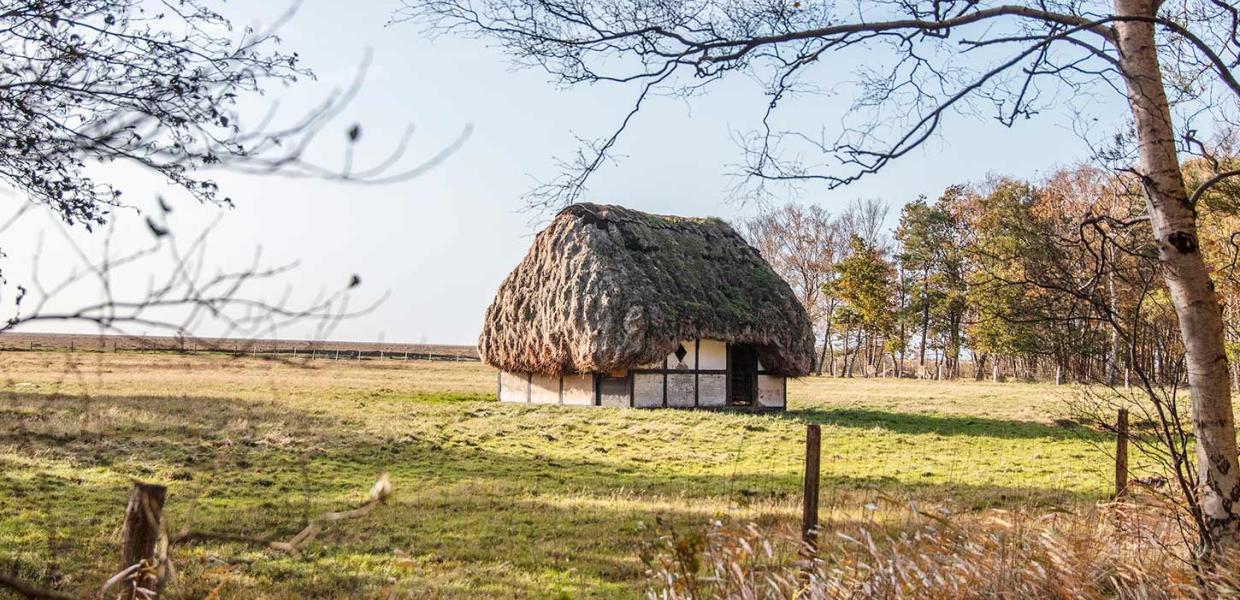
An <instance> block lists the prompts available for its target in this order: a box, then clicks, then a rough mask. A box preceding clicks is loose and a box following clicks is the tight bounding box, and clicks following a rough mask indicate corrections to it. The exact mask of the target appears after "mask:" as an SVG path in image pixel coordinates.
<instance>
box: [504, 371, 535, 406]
mask: <svg viewBox="0 0 1240 600" xmlns="http://www.w3.org/2000/svg"><path fill="white" fill-rule="evenodd" d="M528 381H529V380H528V379H527V378H526V376H525V375H524V374H521V373H509V372H507V371H501V372H500V374H499V399H500V401H501V402H526V401H528V400H529V396H528V395H527V394H528V391H529V383H528Z"/></svg>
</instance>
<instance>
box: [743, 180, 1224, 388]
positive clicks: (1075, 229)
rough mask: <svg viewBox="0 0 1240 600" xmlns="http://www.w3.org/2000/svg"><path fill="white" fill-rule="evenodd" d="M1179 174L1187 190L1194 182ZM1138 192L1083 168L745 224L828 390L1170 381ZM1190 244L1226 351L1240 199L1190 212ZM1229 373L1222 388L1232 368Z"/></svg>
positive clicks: (1162, 308)
mask: <svg viewBox="0 0 1240 600" xmlns="http://www.w3.org/2000/svg"><path fill="white" fill-rule="evenodd" d="M1209 172H1211V168H1210V167H1209V166H1207V165H1203V164H1198V163H1189V164H1188V165H1187V166H1186V168H1185V178H1186V179H1188V180H1190V181H1192V180H1197V179H1204V178H1205V177H1207V176H1208V173H1209ZM1141 194H1142V192H1141V188H1140V185H1139V182H1138V181H1135V180H1133V179H1132V178H1131V177H1130V176H1126V175H1122V174H1120V175H1117V174H1114V173H1113V172H1110V171H1104V170H1100V169H1097V168H1093V167H1090V166H1077V167H1072V168H1065V169H1061V170H1058V171H1055V172H1053V173H1051V174H1050V175H1049V176H1046V177H1044V178H1042V179H1040V180H1036V181H1031V180H1023V179H1019V178H1014V177H1006V176H992V177H989V178H987V179H985V180H984V181H978V182H973V183H968V184H961V185H955V186H951V187H949V188H948V189H946V190H944V191H943V192H942V193H941V194H940V195H939V196H938V197H937V198H935V199H930V198H927V197H924V196H923V197H920V198H917V199H916V200H914V201H912V202H909V203H907V204H905V205H904V206H903V207H902V208H901V209H900V213H899V215H898V223H896V224H895V227H894V230H891V229H890V228H888V227H887V223H886V222H887V217H888V207H887V205H886V204H884V203H883V202H881V201H879V200H859V201H856V202H854V203H853V204H851V205H850V206H848V207H847V208H846V209H845V210H843V211H842V212H840V213H839V214H835V215H833V214H830V213H829V212H827V211H826V210H824V209H822V208H820V207H818V206H812V205H811V206H803V205H800V204H791V203H790V204H786V205H783V206H780V207H778V208H775V209H772V210H769V211H764V213H763V214H761V215H760V216H757V217H755V218H753V219H751V220H749V221H747V222H746V223H745V224H744V229H745V231H746V233H747V235H748V237H749V238H750V240H751V241H752V242H753V243H754V245H755V246H757V247H758V248H759V250H761V251H762V253H763V255H764V256H766V257H767V260H768V261H770V262H771V265H772V266H773V267H774V268H775V269H776V270H777V271H778V272H779V273H780V274H781V275H782V276H783V277H784V278H785V279H786V280H787V281H788V282H789V283H790V285H791V286H792V288H793V290H794V291H795V292H796V293H797V295H798V297H800V299H801V302H802V303H803V304H804V306H805V308H806V310H807V311H808V312H809V314H810V316H811V318H812V319H813V320H814V322H815V323H816V325H817V327H818V332H817V333H818V335H819V340H820V343H821V346H820V350H821V355H820V357H819V364H818V371H819V373H820V374H827V375H831V376H838V377H896V376H902V377H921V378H936V379H937V378H943V379H955V378H970V377H971V378H974V379H986V378H991V379H1004V378H1017V379H1041V380H1054V381H1056V382H1060V383H1062V382H1067V381H1080V382H1085V381H1103V382H1106V383H1109V384H1121V383H1122V384H1125V385H1128V384H1131V383H1132V378H1133V376H1134V375H1133V373H1134V368H1139V369H1140V370H1141V371H1142V372H1143V374H1145V376H1148V377H1149V378H1150V379H1151V383H1154V384H1158V385H1165V384H1175V383H1179V382H1183V381H1184V380H1185V377H1186V372H1185V368H1184V360H1183V355H1184V348H1183V344H1182V342H1181V339H1180V333H1179V329H1178V323H1177V321H1176V316H1175V312H1174V310H1173V309H1172V307H1171V305H1170V301H1169V298H1168V296H1167V291H1166V288H1165V286H1164V285H1163V284H1162V283H1161V282H1162V273H1161V272H1160V270H1161V269H1162V268H1163V267H1162V266H1160V265H1159V263H1158V260H1157V253H1156V249H1155V248H1154V247H1153V245H1152V243H1151V242H1150V241H1149V240H1150V231H1149V228H1150V224H1149V220H1148V218H1146V217H1144V216H1143V215H1144V213H1145V208H1144V206H1145V205H1144V201H1145V200H1144V197H1143V196H1142V195H1141ZM1198 212H1199V215H1200V219H1201V231H1202V233H1201V239H1200V243H1201V245H1202V247H1203V249H1204V250H1205V252H1204V254H1205V256H1206V257H1207V260H1208V261H1209V263H1210V267H1211V273H1212V278H1213V280H1214V284H1215V287H1216V289H1217V290H1218V293H1219V295H1220V297H1221V299H1222V301H1223V307H1224V315H1225V321H1226V323H1227V340H1228V350H1229V354H1231V355H1232V357H1233V358H1234V356H1235V355H1236V353H1237V352H1240V314H1238V309H1237V306H1238V305H1240V285H1238V284H1240V282H1238V281H1237V278H1236V269H1235V267H1236V260H1237V256H1238V255H1240V245H1237V236H1240V233H1238V232H1240V190H1238V189H1236V186H1235V185H1234V184H1232V185H1228V184H1223V185H1218V186H1215V187H1213V188H1212V189H1211V190H1210V191H1209V192H1208V193H1205V194H1203V197H1202V198H1201V199H1200V200H1199V203H1198ZM1236 364H1237V361H1235V360H1233V361H1232V365H1233V377H1234V379H1235V382H1236V383H1237V384H1238V385H1240V369H1237V368H1236V367H1235V365H1236Z"/></svg>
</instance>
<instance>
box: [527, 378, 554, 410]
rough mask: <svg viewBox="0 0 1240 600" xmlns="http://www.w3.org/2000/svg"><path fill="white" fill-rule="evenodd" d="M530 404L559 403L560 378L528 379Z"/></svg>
mask: <svg viewBox="0 0 1240 600" xmlns="http://www.w3.org/2000/svg"><path fill="white" fill-rule="evenodd" d="M530 402H533V403H534V404H559V403H560V378H559V377H552V376H548V375H535V376H533V377H532V378H530Z"/></svg>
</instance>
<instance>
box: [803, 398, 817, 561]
mask: <svg viewBox="0 0 1240 600" xmlns="http://www.w3.org/2000/svg"><path fill="white" fill-rule="evenodd" d="M821 458H822V428H821V427H820V426H819V425H818V424H816V423H811V424H810V425H809V427H807V428H806V432H805V482H804V486H803V489H802V494H803V496H804V505H803V506H802V510H801V542H802V548H801V551H802V553H803V558H804V559H805V569H806V574H809V573H810V572H812V571H813V568H814V558H815V557H816V556H817V555H818V474H819V473H818V472H819V465H820V462H821Z"/></svg>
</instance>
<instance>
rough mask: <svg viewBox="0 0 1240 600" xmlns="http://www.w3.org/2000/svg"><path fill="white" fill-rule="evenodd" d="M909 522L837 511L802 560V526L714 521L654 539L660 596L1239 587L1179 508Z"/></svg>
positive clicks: (1096, 592)
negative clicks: (889, 522) (890, 526)
mask: <svg viewBox="0 0 1240 600" xmlns="http://www.w3.org/2000/svg"><path fill="white" fill-rule="evenodd" d="M909 510H910V512H912V514H914V515H915V518H913V519H910V520H908V522H907V524H908V525H911V526H909V527H904V526H902V527H900V528H898V529H897V530H887V531H882V530H883V529H884V527H883V526H882V525H880V524H878V522H876V521H871V522H859V521H856V520H852V521H848V520H844V521H837V522H833V523H828V524H826V525H825V526H824V527H823V529H822V530H821V531H820V532H819V544H818V546H819V547H818V552H817V555H816V556H815V557H814V558H813V559H812V560H807V559H805V558H803V557H804V556H805V553H804V552H803V549H802V548H801V547H800V539H799V535H798V534H797V532H790V531H770V530H764V529H761V528H759V527H757V526H754V525H751V524H728V523H725V522H723V521H716V522H715V523H713V524H712V525H710V526H709V527H707V528H705V529H704V530H696V531H670V530H666V531H661V532H659V535H657V537H655V539H653V540H652V541H650V542H649V543H648V544H647V546H646V547H645V549H644V552H643V560H644V561H645V563H646V565H647V567H648V569H649V571H648V572H649V575H650V577H651V579H650V587H649V588H648V592H647V595H648V597H649V598H651V599H665V600H682V599H683V600H688V599H705V598H729V599H731V598H736V599H754V600H758V599H763V600H765V599H775V598H781V599H782V598H797V599H836V598H858V599H870V598H876V599H878V598H927V599H939V598H942V599H947V598H952V599H955V598H1074V599H1075V598H1086V599H1089V598H1215V597H1237V596H1240V560H1236V559H1235V557H1224V558H1221V559H1219V560H1218V561H1217V562H1216V563H1214V567H1213V568H1212V569H1209V570H1208V572H1207V571H1205V570H1202V569H1198V568H1194V564H1193V562H1192V561H1191V560H1189V558H1190V557H1191V555H1192V553H1191V549H1190V544H1189V543H1188V542H1187V540H1186V538H1185V537H1184V532H1183V530H1182V528H1181V527H1180V525H1179V524H1178V523H1177V522H1176V519H1175V517H1174V514H1175V513H1174V511H1173V507H1167V506H1161V505H1159V504H1157V503H1143V504H1141V503H1126V502H1125V503H1106V504H1099V505H1097V506H1096V507H1093V508H1090V509H1087V510H1084V511H1079V512H1071V511H1054V512H1045V511H1044V512H1036V513H1035V512H1024V511H1005V510H989V511H984V512H982V513H976V514H968V515H952V514H949V513H946V512H943V511H935V512H929V511H924V510H919V509H917V508H916V507H912V508H910V509H909Z"/></svg>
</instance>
